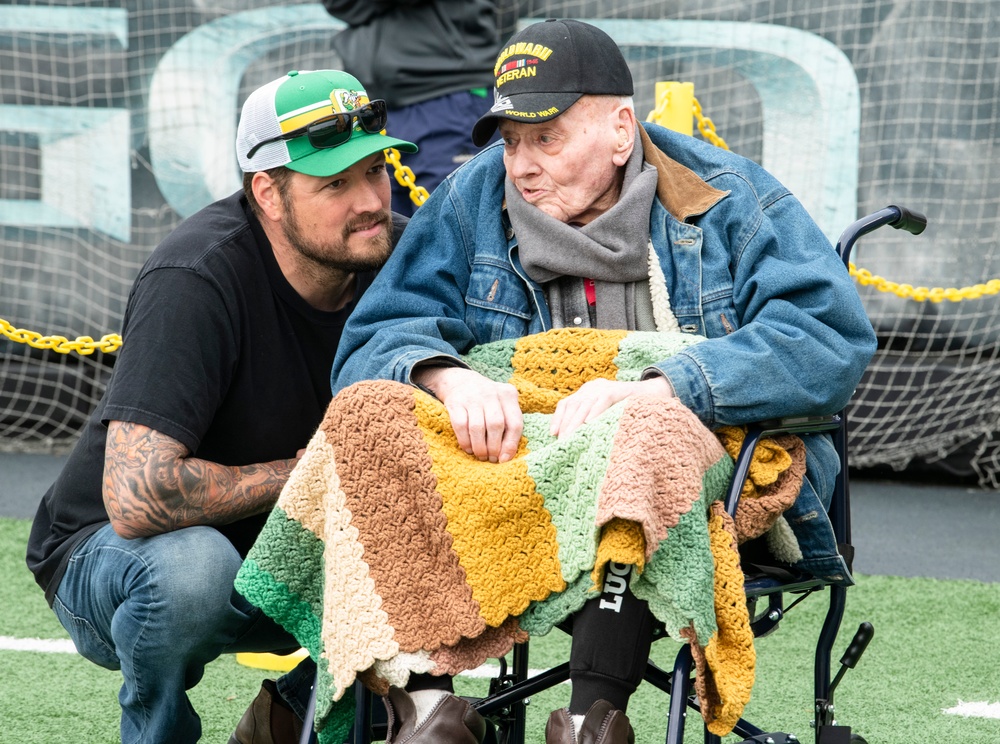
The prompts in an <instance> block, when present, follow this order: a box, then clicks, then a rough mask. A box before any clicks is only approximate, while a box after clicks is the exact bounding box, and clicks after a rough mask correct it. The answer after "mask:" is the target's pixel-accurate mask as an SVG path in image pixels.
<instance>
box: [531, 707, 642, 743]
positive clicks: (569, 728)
mask: <svg viewBox="0 0 1000 744" xmlns="http://www.w3.org/2000/svg"><path fill="white" fill-rule="evenodd" d="M545 744H635V732H634V731H633V730H632V725H631V724H630V723H629V722H628V716H626V715H625V714H624V713H622V712H621V711H620V710H618V709H617V708H614V707H612V705H611V703H609V702H608V701H607V700H598V701H597V702H596V703H594V704H593V705H591V706H590V710H588V711H587V715H586V716H584V718H583V725H582V726H581V727H580V733H579V735H578V734H577V733H576V731H575V729H574V728H573V719H572V718H570V715H569V710H567V709H566V708H560V709H559V710H554V711H552V713H551V715H549V722H548V723H547V724H546V725H545Z"/></svg>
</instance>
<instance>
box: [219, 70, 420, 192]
mask: <svg viewBox="0 0 1000 744" xmlns="http://www.w3.org/2000/svg"><path fill="white" fill-rule="evenodd" d="M338 115H340V116H339V117H338ZM385 119H386V114H385V102H384V101H378V100H377V101H374V102H373V101H370V100H369V99H368V94H367V93H366V92H365V89H364V88H363V87H362V86H361V83H359V82H358V80H357V79H356V78H354V77H352V76H351V75H348V74H347V73H346V72H341V71H340V70H303V71H301V72H300V71H298V70H293V71H291V72H289V73H288V74H287V75H284V76H283V77H280V78H278V79H277V80H272V81H271V82H270V83H267V84H266V85H264V86H262V87H260V88H258V89H257V90H255V91H254V92H253V93H251V94H250V97H249V98H247V100H246V103H244V104H243V113H242V114H241V116H240V123H239V128H238V129H237V132H236V157H237V158H238V159H239V163H240V168H241V169H242V170H243V172H244V173H253V172H256V171H262V170H268V169H270V168H277V167H278V166H282V165H283V166H285V167H286V168H290V169H292V170H294V171H298V172H299V173H305V174H306V175H310V176H320V177H326V176H332V175H335V174H337V173H341V172H343V171H345V170H347V169H348V168H350V167H351V166H352V165H354V164H355V163H356V162H358V161H359V160H362V159H363V158H366V157H368V156H369V155H374V154H375V153H376V152H379V151H380V150H385V149H387V148H390V147H394V148H396V149H398V150H401V151H403V152H416V151H417V146H416V145H414V144H413V143H412V142H406V141H405V140H401V139H396V138H395V137H389V136H386V135H384V134H381V133H379V130H380V129H382V128H383V127H384V126H385ZM309 130H312V131H309Z"/></svg>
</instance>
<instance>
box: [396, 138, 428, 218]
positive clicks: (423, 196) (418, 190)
mask: <svg viewBox="0 0 1000 744" xmlns="http://www.w3.org/2000/svg"><path fill="white" fill-rule="evenodd" d="M385 159H386V162H388V163H391V164H392V167H393V175H394V176H395V177H396V181H397V183H399V185H400V186H406V187H407V188H408V189H409V190H410V200H411V201H412V202H413V203H414V204H416V205H417V206H418V207H419V206H421V205H422V204H423V203H424V202H425V201H427V198H428V197H429V196H430V195H431V193H430V192H429V191H428V190H427V189H425V188H424V187H423V186H420V185H418V184H417V180H416V177H415V176H414V175H413V170H412V169H411V168H410V167H409V166H406V165H403V163H402V162H401V161H400V159H399V150H397V149H396V148H395V147H390V148H389V149H387V150H386V151H385Z"/></svg>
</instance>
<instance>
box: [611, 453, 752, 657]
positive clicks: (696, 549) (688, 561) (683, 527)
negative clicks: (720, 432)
mask: <svg viewBox="0 0 1000 744" xmlns="http://www.w3.org/2000/svg"><path fill="white" fill-rule="evenodd" d="M732 470H733V465H732V461H731V460H730V459H729V456H728V455H723V456H722V457H721V458H720V459H719V460H718V461H717V462H716V463H715V464H714V465H712V467H711V468H710V469H709V470H708V471H707V472H706V473H705V475H704V476H703V477H702V490H701V493H700V494H699V496H698V500H697V501H696V502H695V503H694V504H693V505H692V507H691V510H690V511H689V512H687V513H686V514H684V515H682V516H681V519H680V522H679V523H678V525H677V526H676V527H675V528H673V529H672V530H670V532H669V534H668V535H667V537H666V538H665V539H664V540H663V541H662V542H660V544H659V545H658V546H657V549H656V552H655V553H654V554H653V558H652V560H651V561H650V562H649V564H648V565H647V566H646V570H645V571H643V573H642V575H641V576H639V577H637V578H634V579H633V580H632V583H631V585H630V586H631V588H632V592H633V594H635V595H636V596H637V597H639V598H640V599H645V600H646V601H647V602H649V609H650V611H651V612H652V613H653V615H654V616H655V617H656V619H657V620H659V621H660V622H662V623H663V624H664V625H665V626H666V627H667V631H668V632H670V633H671V635H673V634H674V633H676V632H677V631H679V630H680V629H681V628H685V627H687V626H688V623H689V622H694V629H695V634H696V636H697V639H698V643H700V644H701V645H703V646H704V645H706V644H707V643H708V640H709V638H711V636H712V633H714V632H715V631H716V630H717V627H718V626H717V624H716V617H715V609H714V607H715V605H714V596H715V593H714V582H713V577H714V574H715V561H714V559H713V557H712V550H711V546H710V545H709V543H708V541H707V540H705V538H704V535H705V534H706V532H707V529H708V509H707V507H708V503H707V499H708V498H709V496H708V495H709V494H719V493H725V484H726V483H728V480H723V479H724V478H726V477H727V476H726V473H727V472H728V473H732ZM685 569H686V572H685Z"/></svg>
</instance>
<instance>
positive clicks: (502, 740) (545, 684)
mask: <svg viewBox="0 0 1000 744" xmlns="http://www.w3.org/2000/svg"><path fill="white" fill-rule="evenodd" d="M885 225H889V226H890V227H893V228H896V229H901V230H905V231H907V232H909V233H911V234H913V235H919V234H920V233H921V232H923V230H924V228H925V227H926V225H927V219H926V218H925V217H924V216H923V215H922V214H920V213H918V212H915V211H912V210H909V209H907V208H905V207H900V206H896V205H889V206H887V207H885V208H884V209H881V210H878V211H876V212H873V213H871V214H869V215H867V216H865V217H862V218H861V219H859V220H857V221H856V222H853V223H852V224H851V225H849V226H848V227H847V229H846V230H844V232H843V233H842V234H841V236H840V239H839V240H838V242H837V245H836V250H837V254H838V255H839V256H840V258H841V259H842V260H843V262H844V264H845V265H847V264H848V262H849V260H850V255H851V249H852V248H853V247H854V244H855V243H856V242H857V240H859V239H860V238H861V237H862V236H864V235H866V234H868V233H870V232H872V231H874V230H876V229H878V228H880V227H883V226H885ZM819 432H829V433H830V434H831V435H832V437H833V441H834V445H835V447H836V450H837V452H838V453H839V455H840V464H841V467H840V474H839V476H838V477H837V481H836V484H835V486H834V493H833V497H832V500H831V505H830V511H829V516H830V520H831V522H832V525H833V531H834V534H835V535H836V538H837V543H838V547H839V550H840V553H841V555H842V556H843V557H844V559H845V561H846V562H847V564H848V566H849V567H850V565H851V563H852V560H853V557H854V548H853V546H852V545H851V509H850V488H849V483H848V462H847V413H846V411H841V412H840V413H838V414H835V415H831V416H810V417H801V418H786V419H780V420H775V421H766V422H761V423H759V424H756V425H754V426H750V427H748V431H747V433H746V436H745V438H744V441H743V445H742V449H741V451H740V453H739V455H738V456H737V458H736V461H735V470H734V473H733V477H732V480H731V482H730V485H729V488H728V491H727V494H726V498H725V508H726V511H727V512H728V513H729V514H730V516H733V515H735V513H736V507H737V504H738V501H739V497H740V493H741V491H742V488H743V483H744V482H745V480H746V478H747V475H748V473H749V470H750V464H751V461H752V459H753V452H754V449H755V447H756V445H757V443H758V442H759V441H760V440H761V439H762V438H764V437H770V436H778V435H782V434H811V433H819ZM744 590H745V594H746V598H747V602H748V606H749V608H750V620H751V623H750V627H751V629H752V630H753V634H754V637H755V638H759V637H761V636H764V635H767V634H769V633H771V632H773V631H774V630H775V629H776V628H777V627H778V625H779V624H780V623H781V621H782V619H783V618H784V617H785V614H786V613H787V612H788V611H789V610H790V609H792V608H793V607H794V606H795V605H797V604H798V603H799V602H801V601H802V600H803V599H805V598H806V597H807V596H809V595H811V594H814V593H818V592H821V591H823V590H828V600H829V603H828V608H827V611H826V617H825V619H824V622H823V626H822V628H821V630H820V633H819V638H818V641H817V644H816V652H815V661H814V675H813V677H814V679H813V690H814V701H815V703H814V710H813V712H814V721H813V723H812V726H813V727H814V728H815V742H816V744H865V739H864V738H863V737H862V736H861V735H859V734H855V733H852V732H851V728H850V727H849V726H845V725H840V724H838V722H837V721H836V720H835V718H834V692H835V691H836V689H837V686H838V685H839V684H840V682H841V680H842V679H843V677H844V674H845V673H846V672H847V670H849V669H853V668H854V667H855V666H856V665H857V663H858V661H859V660H860V658H861V655H862V654H863V653H864V651H865V649H866V647H867V646H868V643H869V641H870V640H871V639H872V635H873V633H874V629H873V627H872V625H871V624H870V623H868V622H863V623H861V624H860V626H859V628H858V630H857V632H856V633H855V635H854V638H853V640H852V641H851V643H850V644H849V646H848V648H847V650H846V651H845V652H844V654H843V656H842V657H841V659H840V668H839V670H838V671H837V672H836V674H835V675H833V676H832V678H831V674H832V663H831V662H832V656H833V645H834V643H835V642H836V639H837V634H838V632H839V630H840V626H841V622H842V620H843V617H844V610H845V607H846V600H847V588H846V587H844V586H841V585H839V584H833V583H829V582H827V581H825V580H822V579H818V578H815V577H813V576H810V575H805V574H801V573H797V572H795V571H794V569H792V567H790V566H787V565H785V566H781V565H768V566H764V567H762V568H761V570H760V572H755V573H753V574H751V575H748V576H746V580H745V584H744ZM786 596H793V597H794V599H793V600H792V601H791V604H789V605H788V606H787V607H786V605H785V598H786ZM559 627H560V629H562V630H564V631H565V632H568V633H571V632H572V629H571V627H569V626H568V625H562V626H559ZM653 633H654V641H655V640H656V639H657V638H659V637H662V636H663V635H664V633H663V629H662V627H659V628H657V627H654V630H653ZM529 645H530V644H529V643H524V644H519V645H516V646H515V647H514V649H513V651H512V652H511V657H512V660H511V663H510V664H509V665H508V663H507V661H506V659H500V667H499V674H498V676H497V677H495V678H494V679H492V680H491V681H490V688H489V694H488V695H486V696H485V697H482V698H477V699H470V702H472V705H473V707H474V708H476V709H477V710H478V711H479V713H480V714H482V715H483V717H484V718H485V719H486V720H487V723H488V731H487V737H486V742H487V744H524V742H525V718H526V716H525V708H526V706H527V705H528V703H529V701H530V698H531V696H532V695H535V694H537V693H539V692H541V691H542V690H547V689H549V688H551V687H553V686H555V685H558V684H561V683H563V682H566V681H567V680H568V679H569V662H568V661H567V662H563V663H562V664H559V665H558V666H555V667H553V668H551V669H548V670H546V671H544V672H542V673H540V674H537V675H535V676H532V677H529V676H528V652H529ZM692 665H693V660H692V655H691V648H690V646H689V645H688V644H683V645H682V646H681V647H680V649H679V651H678V652H677V655H676V657H675V660H674V664H673V668H672V669H670V670H666V669H663V668H661V667H659V666H657V665H656V664H655V663H653V662H652V661H649V662H647V666H646V671H645V675H644V679H645V681H646V682H648V683H649V684H651V685H652V686H654V687H655V688H657V689H659V690H661V691H663V692H665V693H667V695H668V696H669V699H670V702H669V707H668V711H667V721H666V724H667V727H666V728H667V731H666V739H665V741H666V744H683V740H684V724H685V720H686V715H685V713H686V709H692V710H695V711H698V712H699V713H700V710H701V709H700V704H699V701H698V699H697V695H696V694H695V693H694V690H693V687H694V685H693V676H692ZM354 688H355V689H354V694H355V706H356V707H355V719H354V725H353V729H352V731H351V735H350V738H349V740H348V741H349V742H350V743H351V744H370V742H372V741H380V740H383V739H384V738H385V736H386V717H385V711H384V708H383V705H382V702H381V700H380V699H378V697H377V696H376V695H374V694H373V693H371V692H370V691H368V690H367V689H366V688H365V687H364V686H363V685H362V684H361V683H360V682H355V685H354ZM313 695H314V697H313V699H311V700H310V702H309V708H308V711H307V715H306V725H305V726H304V727H303V731H302V738H301V741H300V744H313V743H314V742H316V735H315V733H314V732H313V730H312V728H313V727H312V720H313V711H314V709H315V688H314V691H313ZM704 733H705V738H704V741H705V743H706V744H720V742H721V740H722V739H721V737H720V736H717V735H715V734H712V733H710V732H709V731H708V730H707V729H706V730H705V732H704ZM733 733H734V734H736V735H737V736H742V737H743V741H742V743H741V744H795V743H796V742H798V741H799V739H798V738H797V737H796V736H795V735H794V734H791V733H783V732H776V731H767V730H765V729H762V728H760V727H758V726H757V725H754V724H752V723H750V722H749V721H746V720H743V719H742V718H741V719H740V720H739V721H738V722H737V723H736V725H735V727H734V728H733Z"/></svg>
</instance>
